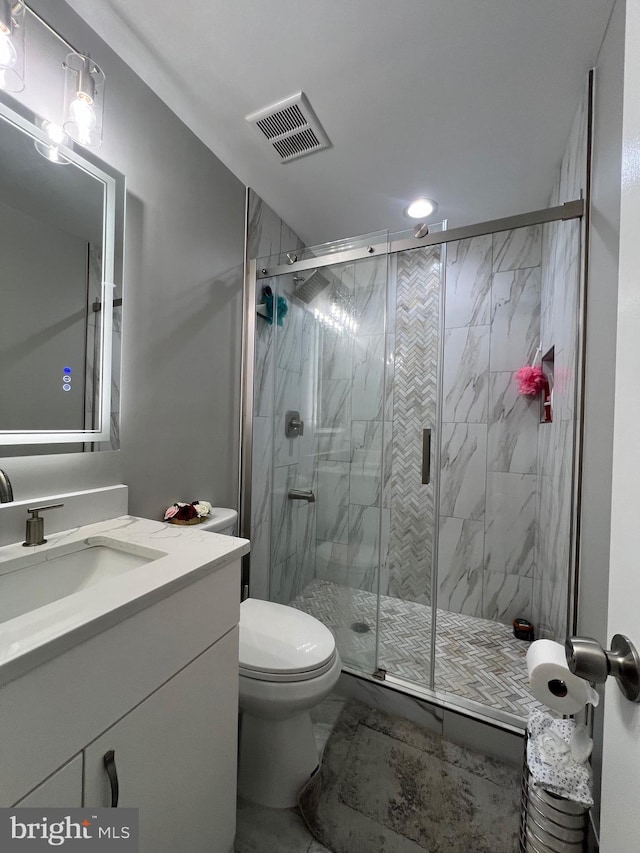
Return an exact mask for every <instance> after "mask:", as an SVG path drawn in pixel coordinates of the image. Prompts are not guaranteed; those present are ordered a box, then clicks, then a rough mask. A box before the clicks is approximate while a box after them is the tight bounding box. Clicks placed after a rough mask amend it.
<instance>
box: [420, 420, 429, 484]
mask: <svg viewBox="0 0 640 853" xmlns="http://www.w3.org/2000/svg"><path fill="white" fill-rule="evenodd" d="M430 482H431V430H430V429H423V430H422V485H423V486H427V485H428V484H429V483H430Z"/></svg>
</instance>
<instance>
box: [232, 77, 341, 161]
mask: <svg viewBox="0 0 640 853" xmlns="http://www.w3.org/2000/svg"><path fill="white" fill-rule="evenodd" d="M246 120H247V121H248V122H249V123H250V124H253V125H255V127H256V128H257V129H258V130H259V131H260V135H261V136H262V138H266V139H267V140H268V141H269V142H270V143H271V146H272V148H273V149H274V151H275V152H276V154H277V155H278V157H279V158H280V162H281V163H288V162H289V161H290V160H296V159H297V158H298V157H304V156H305V154H313V153H314V152H315V151H321V150H322V149H323V148H329V147H330V145H331V142H330V141H329V137H328V136H327V134H326V133H325V132H324V130H323V128H322V125H321V124H320V122H319V121H318V119H317V117H316V114H315V113H314V111H313V110H312V109H311V106H310V104H309V101H308V100H307V98H306V96H305V94H304V92H298V93H297V94H295V95H291V97H290V98H285V99H284V100H282V101H278V102H277V103H275V104H271V106H269V107H265V108H264V109H262V110H258V112H255V113H251V115H249V116H247V117H246Z"/></svg>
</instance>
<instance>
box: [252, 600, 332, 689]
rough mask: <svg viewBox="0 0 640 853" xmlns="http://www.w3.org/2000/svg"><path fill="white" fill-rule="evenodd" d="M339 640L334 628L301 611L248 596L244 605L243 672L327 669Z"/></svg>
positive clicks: (266, 672)
mask: <svg viewBox="0 0 640 853" xmlns="http://www.w3.org/2000/svg"><path fill="white" fill-rule="evenodd" d="M335 652H336V643H335V640H334V638H333V634H332V633H331V631H330V630H329V629H328V628H327V627H326V626H325V625H323V624H322V622H319V621H318V620H317V619H314V618H313V616H309V614H308V613H303V612H302V611H301V610H296V609H295V608H294V607H286V606H284V605H283V604H274V603H273V602H271V601H259V600H258V599H256V598H247V599H246V601H243V602H242V604H241V605H240V671H241V672H242V671H244V672H247V674H250V673H252V672H255V673H256V674H257V673H265V674H266V675H267V676H268V675H295V674H296V673H299V674H303V673H313V674H316V672H317V671H318V670H326V669H327V668H328V667H329V666H330V665H331V664H332V662H333V660H334V658H335Z"/></svg>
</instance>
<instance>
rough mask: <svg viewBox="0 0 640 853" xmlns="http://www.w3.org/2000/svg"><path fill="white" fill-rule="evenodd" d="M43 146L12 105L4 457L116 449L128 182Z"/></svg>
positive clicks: (0, 165) (1, 320) (0, 434)
mask: <svg viewBox="0 0 640 853" xmlns="http://www.w3.org/2000/svg"><path fill="white" fill-rule="evenodd" d="M36 143H40V145H39V147H40V148H41V149H43V148H44V150H45V152H46V150H47V145H48V143H49V140H48V139H47V138H46V137H45V136H44V134H43V133H42V132H41V130H40V129H39V127H38V122H37V120H36V119H35V117H32V116H29V115H26V114H25V111H24V110H22V111H20V112H16V111H15V107H14V106H13V105H12V107H11V108H10V107H8V105H7V104H4V103H0V257H1V258H2V264H1V266H0V271H1V272H0V275H1V277H2V288H1V290H0V293H1V297H0V298H1V300H2V302H1V307H0V444H2V445H5V447H3V449H2V450H1V451H0V456H7V455H15V454H20V455H25V454H31V453H34V452H57V451H70V450H74V451H78V450H94V449H107V448H109V449H115V448H117V447H118V408H119V399H118V398H119V394H118V386H119V372H120V371H119V363H120V326H121V316H120V315H121V311H122V307H121V306H122V293H121V268H122V229H123V204H124V178H123V176H122V175H120V174H119V173H117V172H115V171H114V170H112V169H110V167H108V166H107V165H106V164H104V163H102V162H101V161H99V160H97V158H95V157H92V156H91V155H90V154H88V153H87V152H86V151H84V150H82V151H81V152H74V151H72V150H69V149H66V148H62V147H61V148H60V149H59V150H58V153H57V155H56V156H57V160H58V161H59V160H61V159H62V160H63V161H64V162H63V163H60V162H56V161H51V160H50V159H47V158H46V157H45V156H42V154H40V153H39V151H38V150H36ZM114 332H115V334H114Z"/></svg>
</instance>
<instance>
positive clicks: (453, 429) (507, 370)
mask: <svg viewBox="0 0 640 853" xmlns="http://www.w3.org/2000/svg"><path fill="white" fill-rule="evenodd" d="M541 258H542V231H541V228H539V227H531V228H522V229H517V230H514V231H506V232H502V233H499V234H493V235H491V234H489V235H486V236H482V237H475V238H473V239H470V240H462V241H460V242H458V243H453V244H450V245H449V246H448V249H447V263H446V296H445V308H444V363H443V366H442V377H443V400H442V427H441V428H442V452H441V471H440V478H441V479H440V525H439V532H438V536H439V539H438V607H440V608H442V609H445V610H450V611H454V612H457V613H463V614H466V615H469V616H478V617H483V618H485V619H493V620H496V621H500V622H507V623H508V622H510V621H511V620H512V619H513V618H514V617H516V616H524V617H528V618H531V614H532V608H533V576H534V566H535V542H536V496H537V464H536V448H537V430H538V418H539V413H538V404H537V401H535V402H532V401H530V400H528V399H527V398H525V397H521V396H519V395H518V393H517V389H516V385H515V382H514V372H515V371H516V370H518V368H519V367H522V366H523V365H525V364H529V363H531V362H532V360H533V358H534V357H535V355H536V350H537V347H538V343H539V340H540V281H541V271H540V264H541Z"/></svg>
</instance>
